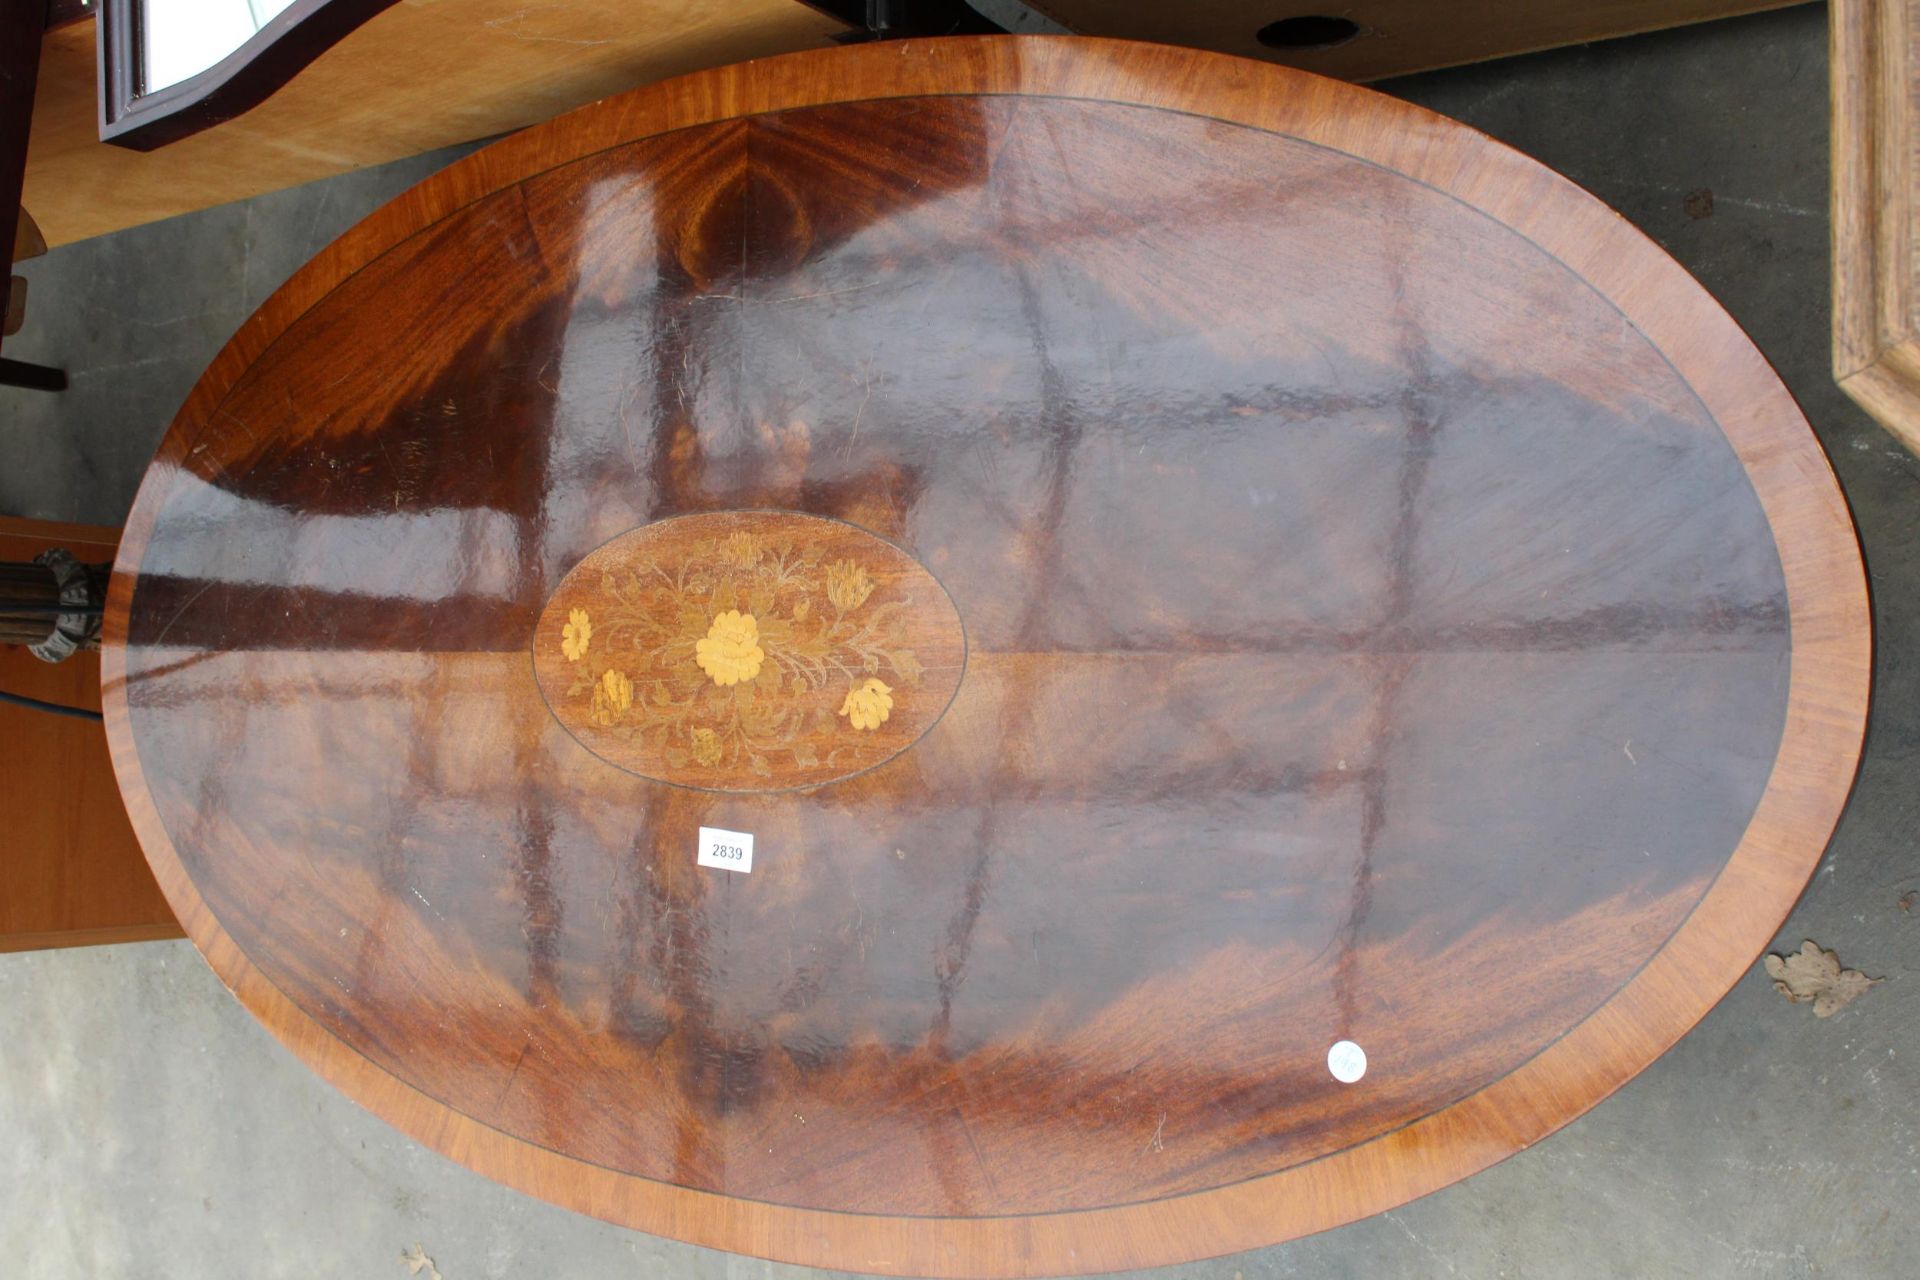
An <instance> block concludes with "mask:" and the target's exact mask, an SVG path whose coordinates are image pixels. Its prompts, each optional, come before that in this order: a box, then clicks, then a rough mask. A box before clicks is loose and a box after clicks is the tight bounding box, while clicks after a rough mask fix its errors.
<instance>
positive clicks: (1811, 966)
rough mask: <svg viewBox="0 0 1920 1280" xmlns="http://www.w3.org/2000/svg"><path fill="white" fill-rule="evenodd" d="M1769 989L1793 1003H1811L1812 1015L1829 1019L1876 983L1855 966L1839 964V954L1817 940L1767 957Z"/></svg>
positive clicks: (1876, 979)
mask: <svg viewBox="0 0 1920 1280" xmlns="http://www.w3.org/2000/svg"><path fill="white" fill-rule="evenodd" d="M1766 964H1767V976H1768V977H1769V978H1772V979H1773V989H1774V990H1775V991H1778V992H1779V993H1780V994H1781V995H1783V996H1785V997H1786V998H1787V999H1789V1000H1791V1001H1793V1002H1794V1003H1795V1004H1805V1003H1807V1002H1808V1001H1812V1002H1813V1016H1814V1017H1816V1018H1830V1017H1832V1016H1833V1015H1834V1014H1836V1013H1838V1012H1840V1010H1842V1009H1844V1008H1846V1007H1847V1006H1848V1005H1850V1004H1852V1003H1853V1002H1854V1001H1855V1000H1858V999H1859V998H1860V997H1861V996H1863V995H1865V994H1867V988H1868V987H1871V986H1872V985H1873V984H1874V983H1876V982H1879V981H1880V979H1879V978H1869V977H1868V976H1867V975H1866V974H1864V973H1862V972H1860V971H1859V970H1858V969H1843V968H1841V967H1840V957H1839V956H1838V955H1836V954H1835V953H1833V952H1831V951H1828V950H1825V949H1824V948H1822V947H1821V945H1820V944H1819V943H1817V942H1807V943H1803V944H1802V945H1801V947H1800V949H1799V950H1798V951H1796V952H1794V953H1793V954H1792V955H1787V956H1779V955H1770V956H1768V957H1767V961H1766Z"/></svg>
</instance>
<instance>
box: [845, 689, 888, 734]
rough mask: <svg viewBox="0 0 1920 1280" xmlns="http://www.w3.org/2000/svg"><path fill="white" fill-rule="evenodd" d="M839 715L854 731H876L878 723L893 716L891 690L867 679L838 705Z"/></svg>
mask: <svg viewBox="0 0 1920 1280" xmlns="http://www.w3.org/2000/svg"><path fill="white" fill-rule="evenodd" d="M840 714H841V715H843V716H846V717H847V718H848V719H849V720H851V721H852V722H853V727H854V728H856V729H878V728H879V727H880V722H881V721H882V720H885V719H886V718H887V717H888V716H890V715H892V714H893V690H892V689H890V688H888V687H887V686H886V685H884V684H881V683H880V682H879V681H878V680H873V679H869V680H868V681H867V682H866V683H865V684H862V685H861V686H859V687H858V688H856V689H854V690H852V691H850V692H849V693H848V694H847V700H846V701H845V702H843V703H841V704H840Z"/></svg>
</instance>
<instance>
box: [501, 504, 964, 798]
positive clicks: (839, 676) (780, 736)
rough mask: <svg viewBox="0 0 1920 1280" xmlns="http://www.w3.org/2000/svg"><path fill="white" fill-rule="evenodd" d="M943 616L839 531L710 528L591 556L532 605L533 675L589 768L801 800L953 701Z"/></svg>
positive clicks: (655, 534)
mask: <svg viewBox="0 0 1920 1280" xmlns="http://www.w3.org/2000/svg"><path fill="white" fill-rule="evenodd" d="M965 661H966V641H965V636H964V633H963V631H962V628H961V623H960V618H959V615H958V613H957V612H956V611H955V609H954V606H953V602H952V600H951V599H950V598H949V597H948V596H947V593H946V591H945V590H944V589H943V588H942V587H941V586H940V584H939V582H938V581H936V580H935V579H934V577H933V575H932V574H931V573H929V572H928V571H927V570H926V569H925V568H924V567H922V566H921V565H920V563H919V562H918V561H916V560H914V559H913V558H912V557H911V556H909V555H908V554H907V553H906V552H904V551H902V550H901V549H900V548H898V547H896V546H894V545H893V544H892V543H890V542H887V541H886V540H884V539H882V538H880V537H878V536H876V535H874V534H871V533H868V532H866V531H865V530H864V529H860V528H858V527H856V526H854V525H850V524H845V523H842V522H841V521H838V520H829V519H824V518H822V517H819V516H807V515H799V514H796V513H793V512H772V511H769V512H738V511H736V512H721V513H716V514H712V515H692V516H679V517H675V518H672V519H668V520H662V521H660V522H658V523H655V524H650V525H645V526H642V527H641V528H638V529H634V530H632V531H630V532H628V533H625V534H622V535H621V536H620V537H617V538H615V539H613V540H612V541H611V542H608V543H606V544H605V545H604V546H602V547H600V548H599V549H597V550H595V551H593V552H592V553H591V554H589V555H588V556H587V557H586V558H585V559H584V560H582V561H581V562H580V563H579V564H578V565H577V566H575V568H574V569H573V571H572V572H571V573H569V574H568V575H567V577H566V578H565V580H564V581H562V583H561V584H560V587H559V589H558V590H557V591H555V592H554V594H553V597H552V599H550V600H549V601H548V602H547V605H546V608H545V610H544V612H543V614H542V616H541V621H540V625H539V630H538V632H537V634H536V636H535V639H534V671H535V674H536V676H537V677H538V679H539V682H540V688H541V692H542V693H543V694H544V695H545V697H546V699H547V705H548V706H549V707H551V708H552V710H553V714H554V716H555V717H556V718H557V719H558V720H559V721H560V723H561V724H563V725H565V726H566V728H567V729H568V731H569V732H571V733H572V734H573V735H574V736H575V737H576V738H578V739H579V740H580V741H581V742H582V743H583V744H584V745H585V746H586V747H587V748H588V749H590V750H592V751H593V752H594V753H595V754H597V755H599V756H601V757H602V758H604V759H606V760H608V761H609V762H611V763H613V764H616V765H619V766H620V767H621V768H623V769H628V770H631V771H632V772H635V773H640V774H644V775H646V776H648V777H652V778H659V779H661V780H663V781H667V782H674V783H680V784H683V785H687V786H698V787H708V788H714V789H718V790H728V791H760V790H774V789H783V788H789V787H805V786H815V785H819V784H822V783H826V782H832V781H835V780H837V779H840V778H844V777H847V776H849V775H851V774H855V773H859V772H861V771H863V770H866V769H870V768H872V767H873V766H874V765H877V764H880V763H882V762H883V761H885V760H887V759H889V758H890V757H892V756H894V755H897V754H898V753H899V752H900V751H902V750H904V749H905V748H907V747H908V746H911V745H912V744H913V743H914V742H915V741H917V740H918V739H919V738H920V736H921V735H922V734H924V733H925V732H926V731H927V730H928V729H929V728H930V727H931V726H932V725H933V723H934V721H936V720H938V719H939V717H940V715H941V713H942V712H943V711H945V710H946V707H947V704H948V703H949V702H950V701H952V699H953V695H954V692H955V690H956V689H958V687H959V683H960V677H961V673H962V669H963V667H964V666H965Z"/></svg>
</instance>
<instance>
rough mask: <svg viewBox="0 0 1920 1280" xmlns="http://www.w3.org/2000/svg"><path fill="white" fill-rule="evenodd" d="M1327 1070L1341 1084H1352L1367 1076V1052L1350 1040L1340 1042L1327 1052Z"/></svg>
mask: <svg viewBox="0 0 1920 1280" xmlns="http://www.w3.org/2000/svg"><path fill="white" fill-rule="evenodd" d="M1327 1070H1329V1071H1331V1072H1333V1078H1334V1079H1335V1080H1338V1081H1339V1082H1340V1083H1341V1084H1352V1083H1353V1082H1354V1081H1356V1080H1358V1079H1359V1078H1360V1077H1361V1076H1363V1075H1365V1074H1367V1051H1366V1050H1365V1049H1362V1048H1361V1047H1360V1046H1359V1045H1357V1044H1355V1043H1354V1042H1353V1041H1351V1040H1342V1041H1341V1042H1340V1043H1339V1044H1336V1045H1334V1046H1333V1048H1331V1049H1329V1050H1327Z"/></svg>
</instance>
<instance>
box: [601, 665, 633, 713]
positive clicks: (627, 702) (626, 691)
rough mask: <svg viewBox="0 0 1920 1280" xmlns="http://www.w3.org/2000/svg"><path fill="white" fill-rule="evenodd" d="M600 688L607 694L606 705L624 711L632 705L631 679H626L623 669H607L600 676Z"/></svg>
mask: <svg viewBox="0 0 1920 1280" xmlns="http://www.w3.org/2000/svg"><path fill="white" fill-rule="evenodd" d="M600 690H601V692H602V693H605V694H606V695H607V705H608V706H609V707H612V708H613V709H614V710H615V711H625V710H626V709H627V708H628V707H631V706H632V705H633V681H631V680H629V679H627V673H626V672H624V671H609V672H607V673H606V674H605V675H603V676H601V677H600Z"/></svg>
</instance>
